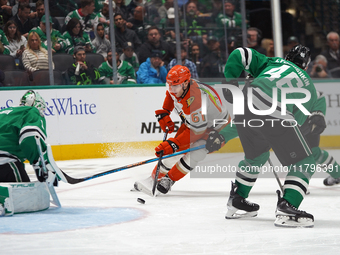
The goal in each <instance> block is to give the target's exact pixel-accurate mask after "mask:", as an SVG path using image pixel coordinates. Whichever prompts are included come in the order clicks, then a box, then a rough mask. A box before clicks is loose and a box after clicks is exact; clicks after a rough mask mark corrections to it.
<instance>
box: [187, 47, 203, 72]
mask: <svg viewBox="0 0 340 255" xmlns="http://www.w3.org/2000/svg"><path fill="white" fill-rule="evenodd" d="M189 59H190V60H191V61H192V62H193V63H194V64H195V65H196V69H197V73H198V75H200V71H201V63H202V57H201V55H200V46H199V45H198V44H197V43H193V44H191V49H189Z"/></svg>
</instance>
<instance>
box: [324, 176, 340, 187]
mask: <svg viewBox="0 0 340 255" xmlns="http://www.w3.org/2000/svg"><path fill="white" fill-rule="evenodd" d="M339 183H340V178H333V177H332V176H328V177H327V178H325V179H324V180H323V184H324V185H325V186H333V185H336V184H339Z"/></svg>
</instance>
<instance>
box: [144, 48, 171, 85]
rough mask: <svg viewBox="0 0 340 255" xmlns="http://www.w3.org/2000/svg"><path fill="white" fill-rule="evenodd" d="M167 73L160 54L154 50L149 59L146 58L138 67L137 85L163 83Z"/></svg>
mask: <svg viewBox="0 0 340 255" xmlns="http://www.w3.org/2000/svg"><path fill="white" fill-rule="evenodd" d="M167 73H168V72H167V71H166V68H165V66H164V61H163V60H162V52H161V51H159V50H154V51H152V53H151V56H150V58H147V60H146V61H145V62H143V63H142V64H141V65H140V67H139V69H138V71H137V83H139V84H157V83H165V81H166V75H167Z"/></svg>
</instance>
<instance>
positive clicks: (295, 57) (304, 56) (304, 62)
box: [285, 44, 310, 69]
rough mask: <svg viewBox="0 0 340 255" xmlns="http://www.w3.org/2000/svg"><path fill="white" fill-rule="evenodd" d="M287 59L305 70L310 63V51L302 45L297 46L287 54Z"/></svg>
mask: <svg viewBox="0 0 340 255" xmlns="http://www.w3.org/2000/svg"><path fill="white" fill-rule="evenodd" d="M285 59H286V60H288V61H290V62H293V63H294V64H295V65H297V66H298V67H300V68H302V69H305V68H306V67H307V66H308V65H309V62H310V49H309V48H308V47H305V46H302V45H301V44H299V45H296V46H294V47H293V48H292V49H291V50H290V51H289V52H288V53H287V55H286V57H285Z"/></svg>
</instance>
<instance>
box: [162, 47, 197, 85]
mask: <svg viewBox="0 0 340 255" xmlns="http://www.w3.org/2000/svg"><path fill="white" fill-rule="evenodd" d="M181 60H182V61H181V63H177V59H176V58H174V59H173V60H171V61H170V63H169V65H168V72H169V71H170V69H171V68H173V67H174V66H175V65H182V66H186V67H187V68H188V69H189V71H190V73H191V78H193V79H198V73H197V68H196V65H195V64H194V63H193V62H192V61H190V60H189V59H188V52H187V48H186V47H184V46H181Z"/></svg>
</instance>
